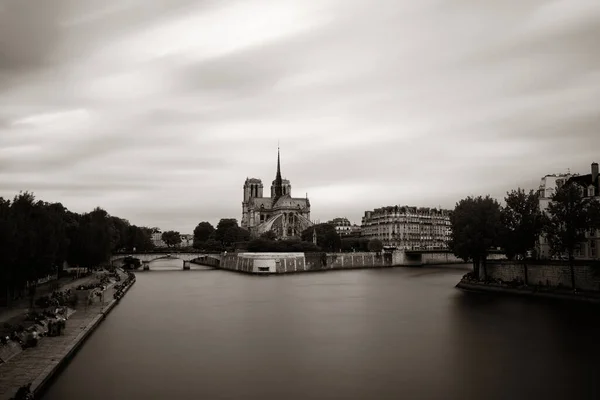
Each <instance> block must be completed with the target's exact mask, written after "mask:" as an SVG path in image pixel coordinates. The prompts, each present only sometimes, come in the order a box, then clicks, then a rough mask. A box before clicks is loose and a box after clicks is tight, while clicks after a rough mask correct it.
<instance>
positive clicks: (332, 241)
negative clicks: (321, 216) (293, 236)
mask: <svg viewBox="0 0 600 400" xmlns="http://www.w3.org/2000/svg"><path fill="white" fill-rule="evenodd" d="M313 231H316V233H317V246H319V247H320V248H321V249H323V250H324V251H339V250H340V248H341V245H342V240H341V239H340V235H338V233H337V232H336V230H335V227H334V226H333V225H330V224H327V223H324V224H317V225H313V226H311V227H309V228H306V229H305V230H304V231H302V234H301V235H300V236H301V238H302V240H303V241H305V242H312V241H313Z"/></svg>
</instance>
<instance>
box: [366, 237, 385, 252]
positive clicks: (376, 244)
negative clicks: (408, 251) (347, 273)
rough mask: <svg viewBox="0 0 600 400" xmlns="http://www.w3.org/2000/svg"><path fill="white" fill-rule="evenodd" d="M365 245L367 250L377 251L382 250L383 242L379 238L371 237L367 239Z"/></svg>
mask: <svg viewBox="0 0 600 400" xmlns="http://www.w3.org/2000/svg"><path fill="white" fill-rule="evenodd" d="M367 247H368V248H369V251H373V252H377V253H379V252H381V251H382V250H383V243H382V242H381V240H379V239H371V240H369V244H368V245H367Z"/></svg>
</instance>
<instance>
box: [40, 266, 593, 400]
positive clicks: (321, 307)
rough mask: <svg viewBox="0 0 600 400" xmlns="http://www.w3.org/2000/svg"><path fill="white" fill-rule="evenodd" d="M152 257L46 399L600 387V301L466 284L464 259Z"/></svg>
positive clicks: (499, 394)
mask: <svg viewBox="0 0 600 400" xmlns="http://www.w3.org/2000/svg"><path fill="white" fill-rule="evenodd" d="M169 263H171V261H169ZM155 264H157V263H153V265H151V266H150V268H151V271H149V272H140V273H138V274H137V275H138V281H137V283H136V284H135V285H134V286H133V288H132V290H131V291H130V292H129V293H128V294H127V295H126V296H125V298H124V299H123V301H122V302H121V304H120V305H119V306H118V307H117V308H116V309H115V310H114V311H113V312H112V313H111V314H110V316H109V317H108V318H107V319H106V321H105V322H104V323H103V324H102V325H101V326H100V328H99V329H98V330H97V331H96V332H95V333H94V335H93V336H92V337H91V338H90V340H89V341H88V342H87V343H86V345H85V346H84V348H83V349H82V350H81V351H80V353H79V354H78V355H77V357H76V358H75V359H74V360H73V362H72V363H71V364H70V365H69V366H68V368H67V369H66V370H65V371H64V373H63V374H62V375H61V376H60V377H59V379H58V380H57V381H56V382H55V383H54V385H53V386H52V388H51V389H50V390H49V392H48V393H47V394H46V396H45V397H44V398H45V399H51V400H54V399H80V398H86V399H90V400H94V399H107V398H111V399H149V398H151V399H171V398H177V399H307V398H314V399H371V398H373V399H400V398H406V399H462V398H468V399H496V398H497V399H507V398H510V399H529V398H541V397H544V398H545V399H558V398H561V399H562V398H565V397H566V398H592V397H588V395H591V394H592V393H594V392H593V390H597V389H598V387H597V384H596V383H595V376H594V374H595V375H596V376H597V374H598V372H599V368H598V367H597V366H595V365H594V360H597V359H598V355H599V353H598V346H597V338H598V337H599V336H598V334H599V333H600V332H599V331H598V328H596V327H594V324H593V323H592V322H591V321H592V320H593V319H594V318H595V316H596V315H597V309H595V308H587V307H582V308H577V307H574V306H572V305H558V306H557V305H556V304H550V303H547V302H539V301H529V300H524V299H514V298H500V297H492V296H472V295H464V294H463V293H461V292H459V291H458V290H456V289H454V284H455V283H456V282H457V281H458V279H459V278H460V276H461V275H462V274H463V273H464V270H461V269H460V268H459V269H452V268H448V267H443V268H427V269H408V268H406V269H401V268H398V269H388V270H386V269H382V270H374V271H366V270H363V271H360V270H355V271H344V272H328V273H307V274H297V275H289V276H275V277H264V276H260V277H255V276H248V275H242V274H236V273H231V272H225V271H218V270H203V271H200V270H196V271H176V269H177V267H174V266H171V265H159V266H160V268H158V267H159V266H157V265H155ZM179 265H181V264H179ZM161 269H164V270H166V269H172V270H173V269H175V270H173V271H164V270H161ZM594 338H596V339H594Z"/></svg>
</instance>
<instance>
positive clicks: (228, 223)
mask: <svg viewBox="0 0 600 400" xmlns="http://www.w3.org/2000/svg"><path fill="white" fill-rule="evenodd" d="M230 228H239V226H238V223H237V219H235V218H223V219H221V220H220V221H219V223H218V224H217V229H216V230H215V240H217V241H218V242H221V243H225V241H224V239H225V234H226V232H227V231H228V230H229V229H230ZM236 232H237V231H236ZM232 236H237V235H236V234H233V233H231V232H230V233H229V234H228V237H227V239H228V240H231V239H232Z"/></svg>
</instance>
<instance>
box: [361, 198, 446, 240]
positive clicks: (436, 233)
mask: <svg viewBox="0 0 600 400" xmlns="http://www.w3.org/2000/svg"><path fill="white" fill-rule="evenodd" d="M450 232H451V230H450V210H443V209H436V208H428V207H410V206H388V207H382V208H376V209H375V210H373V211H365V215H364V216H363V218H362V237H364V238H367V239H379V240H381V241H382V242H383V244H384V246H390V247H396V248H398V249H401V250H435V249H446V248H447V247H448V241H449V240H450Z"/></svg>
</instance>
